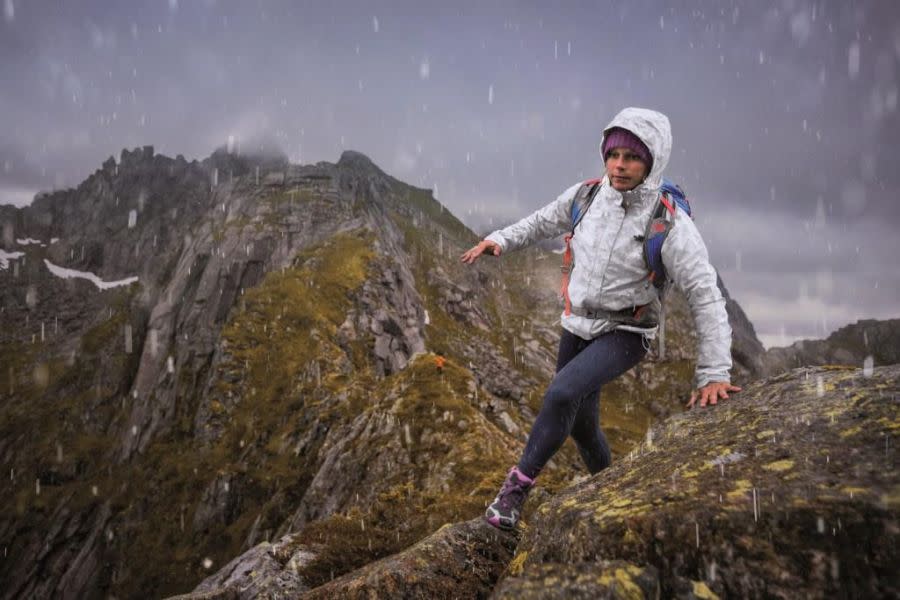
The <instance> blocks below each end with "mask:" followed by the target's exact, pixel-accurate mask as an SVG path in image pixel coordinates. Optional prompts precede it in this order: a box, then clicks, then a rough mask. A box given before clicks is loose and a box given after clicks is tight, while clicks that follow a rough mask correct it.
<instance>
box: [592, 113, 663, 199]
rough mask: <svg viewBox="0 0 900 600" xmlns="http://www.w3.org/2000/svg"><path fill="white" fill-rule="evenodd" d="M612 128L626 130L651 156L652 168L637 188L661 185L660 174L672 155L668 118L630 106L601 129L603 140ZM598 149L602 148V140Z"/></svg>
mask: <svg viewBox="0 0 900 600" xmlns="http://www.w3.org/2000/svg"><path fill="white" fill-rule="evenodd" d="M614 127H621V128H622V129H627V130H628V131H630V132H631V133H633V134H634V135H636V136H638V138H640V140H641V141H642V142H644V145H646V146H647V148H649V150H650V154H652V155H653V168H652V169H651V170H650V174H649V175H647V178H646V179H645V180H644V182H643V183H642V184H640V185H639V186H638V187H642V186H644V187H648V188H658V187H659V186H660V185H662V174H663V171H664V170H665V168H666V165H668V164H669V157H670V156H671V154H672V128H671V126H670V125H669V118H668V117H667V116H666V115H664V114H662V113H661V112H657V111H655V110H650V109H648V108H635V107H633V106H630V107H628V108H625V109H622V111H620V112H619V114H617V115H616V116H615V117H613V120H612V121H610V122H609V125H607V126H606V127H605V128H604V129H603V139H604V140H605V139H606V136H607V135H608V134H609V130H610V129H612V128H614ZM600 147H601V148H602V147H603V142H602V140H601V142H600Z"/></svg>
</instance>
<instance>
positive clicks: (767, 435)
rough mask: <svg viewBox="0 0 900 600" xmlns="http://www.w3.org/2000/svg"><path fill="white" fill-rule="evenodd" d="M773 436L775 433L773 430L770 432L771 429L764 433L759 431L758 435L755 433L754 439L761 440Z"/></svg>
mask: <svg viewBox="0 0 900 600" xmlns="http://www.w3.org/2000/svg"><path fill="white" fill-rule="evenodd" d="M773 435H775V431H774V430H772V429H766V430H765V431H760V432H759V433H757V434H756V439H759V440H761V439H763V438H767V437H772V436H773Z"/></svg>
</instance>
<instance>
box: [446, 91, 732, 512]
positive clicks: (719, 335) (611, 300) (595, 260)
mask: <svg viewBox="0 0 900 600" xmlns="http://www.w3.org/2000/svg"><path fill="white" fill-rule="evenodd" d="M671 150H672V134H671V128H670V126H669V119H668V118H667V117H666V116H665V115H663V114H661V113H659V112H656V111H653V110H648V109H642V108H626V109H624V110H622V111H621V112H620V113H619V114H618V115H616V117H615V118H614V119H613V120H612V121H611V122H610V124H609V125H608V126H607V127H606V128H605V129H604V131H603V142H602V144H601V152H602V154H603V160H604V163H605V166H606V175H605V176H604V177H603V179H602V181H601V184H600V187H599V188H598V190H597V192H596V194H595V195H594V198H593V201H592V202H591V204H590V205H589V206H588V209H587V211H586V212H585V214H584V215H583V217H582V218H581V220H580V221H579V222H578V225H577V226H576V228H575V231H574V235H573V237H572V238H571V244H572V245H571V251H572V256H573V258H574V267H573V268H572V270H571V272H570V277H571V279H570V281H569V284H568V292H567V293H568V300H569V301H568V302H567V309H566V310H565V311H564V312H563V314H562V316H561V323H562V327H563V331H562V337H561V338H560V343H559V355H558V358H557V366H556V375H555V376H554V378H553V381H552V382H551V383H550V385H549V387H548V388H547V391H546V393H545V395H544V399H543V404H542V406H541V410H540V412H539V414H538V416H537V419H536V420H535V423H534V426H533V427H532V429H531V433H530V434H529V436H528V442H527V444H526V445H525V450H524V452H523V453H522V456H521V458H520V459H519V462H518V464H517V465H516V466H514V467H512V468H511V469H510V471H509V473H508V475H507V477H506V481H504V483H503V486H502V487H501V489H500V492H499V493H498V494H497V497H496V498H495V499H494V501H493V503H492V504H491V505H490V506H489V507H488V509H487V511H486V513H485V518H486V519H487V521H488V522H489V523H491V524H492V525H494V526H495V527H498V528H501V529H513V528H515V526H516V523H517V522H518V521H519V517H520V515H521V510H522V505H523V504H524V503H525V498H526V496H527V495H528V492H529V490H530V489H531V488H532V487H533V485H534V481H535V478H536V477H537V476H538V474H539V473H540V471H541V470H542V469H543V467H544V465H545V464H546V463H547V461H549V460H550V458H551V457H552V456H553V455H554V454H555V453H556V451H557V450H559V448H560V447H561V446H562V444H563V442H565V440H566V437H567V436H568V435H570V434H571V435H572V437H573V438H574V440H575V443H576V445H577V446H578V450H579V453H580V454H581V456H582V458H583V460H584V462H585V465H587V468H588V470H589V471H590V472H591V473H596V472H598V471H600V470H602V469H605V468H606V467H608V466H609V464H610V460H611V458H610V452H609V445H608V444H607V442H606V438H605V437H604V435H603V432H602V431H601V430H600V428H599V400H600V397H599V392H600V388H601V387H602V386H603V385H604V384H605V383H607V382H609V381H611V380H613V379H615V378H616V377H618V376H619V375H621V374H622V373H624V372H626V371H627V370H628V369H630V368H631V367H633V366H634V365H636V364H637V363H638V362H640V360H641V359H642V358H643V357H644V355H645V354H646V352H647V349H646V348H647V344H646V343H645V340H649V339H653V338H654V337H655V335H656V332H657V329H658V325H657V323H656V315H658V313H659V307H660V300H659V292H658V290H657V288H656V286H654V285H653V284H652V281H651V279H649V278H648V272H647V266H646V263H645V259H644V255H643V251H644V245H643V236H644V234H645V232H646V230H647V224H648V222H649V220H650V218H651V217H652V212H653V210H654V208H655V207H656V203H657V200H658V197H659V190H660V186H661V185H662V173H663V170H664V169H665V167H666V164H667V163H668V162H669V156H670V155H671ZM581 188H582V183H577V184H575V185H573V186H572V187H570V188H569V189H567V190H566V191H565V192H563V193H562V194H561V195H560V196H559V197H558V198H557V199H556V201H555V202H552V203H551V204H548V205H547V206H545V207H544V208H542V209H540V210H538V211H535V212H534V213H533V214H531V215H529V216H528V217H526V218H524V219H522V220H521V221H519V222H517V223H514V224H512V225H510V226H509V227H506V228H504V229H501V230H498V231H495V232H493V233H491V234H490V235H488V236H487V237H486V238H485V239H484V240H483V241H481V242H480V243H479V244H478V245H477V246H475V247H474V248H472V249H470V250H468V251H467V252H466V253H465V254H463V255H462V257H461V259H462V261H463V262H464V263H466V264H472V263H474V262H475V261H476V260H477V259H478V257H479V256H480V255H481V254H484V253H488V254H491V255H494V256H500V255H501V254H502V253H503V252H511V251H514V250H517V249H520V248H523V247H525V246H528V245H529V244H532V243H534V242H536V241H538V240H541V239H546V238H552V237H556V236H558V235H560V234H562V233H564V232H567V231H570V230H571V227H572V207H573V203H574V200H575V196H576V194H577V193H578V191H579V190H580V189H581ZM662 260H663V265H664V266H665V270H666V273H667V274H668V276H669V277H670V278H672V280H674V282H675V284H676V285H677V286H678V287H679V288H680V289H681V290H682V291H683V292H684V293H685V295H686V297H687V300H688V303H689V304H690V307H691V312H692V313H693V316H694V322H695V325H696V328H697V333H698V336H699V338H700V348H699V356H698V360H697V369H696V373H695V382H694V385H695V389H694V391H693V392H692V394H691V398H690V401H689V402H688V407H693V406H694V404H695V402H696V400H697V399H698V398H699V400H700V406H706V405H707V404H716V402H717V401H718V399H720V398H728V392H737V391H740V388H739V387H736V386H733V385H731V384H730V378H729V371H730V369H731V327H730V326H729V325H728V315H727V313H726V312H725V300H724V298H723V297H722V294H721V292H720V291H719V288H718V286H717V285H716V272H715V270H714V269H713V267H712V266H711V265H710V264H709V257H708V254H707V251H706V246H705V244H704V243H703V240H702V239H701V237H700V234H699V232H698V231H697V228H696V227H695V226H694V223H693V221H692V220H691V218H690V216H689V215H687V214H685V213H684V212H683V211H682V210H676V211H675V215H674V222H673V225H672V229H671V231H670V232H669V234H668V236H667V237H666V238H665V242H664V244H663V247H662ZM638 307H642V308H641V310H640V311H637V310H636V308H638ZM644 309H646V310H644ZM637 312H641V313H642V317H641V319H636V318H634V315H635V313H637Z"/></svg>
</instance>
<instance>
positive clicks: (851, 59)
mask: <svg viewBox="0 0 900 600" xmlns="http://www.w3.org/2000/svg"><path fill="white" fill-rule="evenodd" d="M847 71H848V73H849V74H850V79H856V76H857V75H859V42H853V43H852V44H850V48H849V49H848V50H847Z"/></svg>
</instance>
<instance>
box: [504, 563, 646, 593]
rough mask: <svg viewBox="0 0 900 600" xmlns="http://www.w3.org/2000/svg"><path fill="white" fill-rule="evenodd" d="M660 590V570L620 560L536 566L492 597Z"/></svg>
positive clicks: (508, 582)
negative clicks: (526, 576) (526, 575)
mask: <svg viewBox="0 0 900 600" xmlns="http://www.w3.org/2000/svg"><path fill="white" fill-rule="evenodd" d="M519 556H520V557H524V556H526V555H525V554H520V555H519ZM659 592H660V590H659V573H658V572H657V570H656V569H655V568H654V567H637V566H635V565H632V564H630V563H627V562H624V561H621V560H616V561H602V562H600V563H599V564H591V565H583V564H562V565H561V564H541V565H535V566H534V567H531V571H530V573H529V577H528V578H523V577H513V578H508V579H505V580H504V581H503V583H502V584H501V585H500V586H499V587H498V589H497V590H496V592H495V593H494V594H493V595H492V596H491V598H543V599H551V598H554V599H555V598H559V599H560V600H562V599H568V598H584V599H586V600H587V599H591V600H593V599H597V600H606V599H609V600H620V599H621V600H624V599H626V598H659V597H660V595H659Z"/></svg>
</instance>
